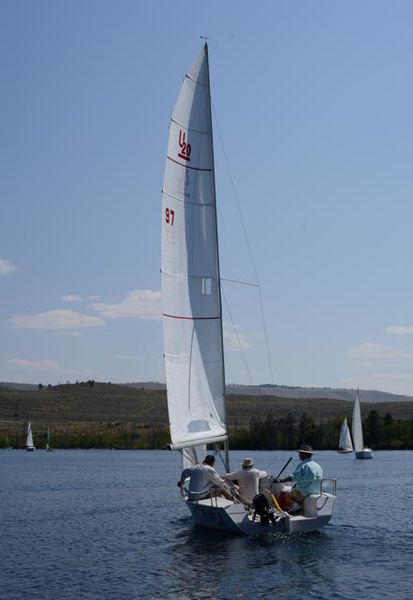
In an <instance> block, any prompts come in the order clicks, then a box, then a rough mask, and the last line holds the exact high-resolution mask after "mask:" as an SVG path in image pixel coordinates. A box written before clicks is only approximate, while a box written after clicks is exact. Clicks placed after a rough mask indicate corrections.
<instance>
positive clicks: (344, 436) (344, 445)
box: [338, 418, 353, 452]
mask: <svg viewBox="0 0 413 600" xmlns="http://www.w3.org/2000/svg"><path fill="white" fill-rule="evenodd" d="M338 448H339V450H341V451H342V452H353V444H352V441H351V436H350V430H349V428H348V425H347V418H345V419H344V421H343V423H342V425H341V429H340V438H339V441H338Z"/></svg>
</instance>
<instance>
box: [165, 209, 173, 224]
mask: <svg viewBox="0 0 413 600" xmlns="http://www.w3.org/2000/svg"><path fill="white" fill-rule="evenodd" d="M165 221H166V223H167V225H173V224H174V221H175V211H174V210H172V209H171V208H165Z"/></svg>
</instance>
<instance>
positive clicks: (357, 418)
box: [351, 388, 373, 458]
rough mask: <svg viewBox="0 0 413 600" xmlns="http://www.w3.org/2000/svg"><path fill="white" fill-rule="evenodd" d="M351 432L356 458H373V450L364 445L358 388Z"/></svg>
mask: <svg viewBox="0 0 413 600" xmlns="http://www.w3.org/2000/svg"><path fill="white" fill-rule="evenodd" d="M351 432H352V434H353V444H354V451H355V453H356V458H373V450H372V449H371V448H367V447H366V446H365V445H364V439H363V425H362V422H361V411H360V394H359V388H357V390H356V397H355V399H354V405H353V421H352V424H351Z"/></svg>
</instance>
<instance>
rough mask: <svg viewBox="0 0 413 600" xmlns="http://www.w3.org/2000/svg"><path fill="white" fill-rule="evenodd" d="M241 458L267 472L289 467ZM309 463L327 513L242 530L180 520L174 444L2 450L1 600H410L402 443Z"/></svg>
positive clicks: (408, 498)
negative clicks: (321, 482)
mask: <svg viewBox="0 0 413 600" xmlns="http://www.w3.org/2000/svg"><path fill="white" fill-rule="evenodd" d="M244 454H245V453H244V452H233V453H231V461H232V465H231V466H232V467H233V468H238V466H239V465H240V463H241V460H242V458H243V456H244ZM249 455H250V456H252V457H253V458H254V460H255V463H256V465H257V466H258V467H259V468H264V469H267V470H268V471H269V472H271V473H272V474H274V475H276V474H277V473H278V471H279V470H280V469H281V467H282V466H283V464H284V463H285V462H286V460H287V459H288V458H289V456H291V455H293V456H294V462H293V463H291V465H290V466H292V465H293V464H294V465H295V464H296V454H295V453H291V452H251V453H249ZM316 460H317V461H318V462H319V463H320V464H321V465H322V466H323V468H324V475H325V477H336V478H337V503H336V511H335V514H334V517H333V519H332V521H331V524H330V525H329V526H327V527H326V528H325V529H323V530H321V531H319V532H316V533H311V534H306V535H293V536H286V535H283V536H273V537H266V538H262V537H252V538H249V537H243V536H236V535H229V534H225V533H220V532H214V531H210V530H204V529H201V528H198V527H196V526H194V525H192V522H191V519H190V517H189V512H187V509H186V508H185V506H184V505H183V503H182V502H181V501H180V497H179V494H178V488H177V487H176V481H177V479H178V477H179V474H180V459H179V455H178V453H175V452H167V451H165V452H163V451H135V452H133V451H81V450H72V451H71V450H58V451H56V452H53V453H49V454H46V453H45V452H44V451H43V450H37V451H36V452H35V453H33V454H32V453H28V452H25V451H23V450H1V451H0V481H1V487H0V536H1V537H0V540H1V541H0V598H1V599H2V600H13V599H23V598H24V599H26V598H30V599H31V600H37V599H42V600H46V599H53V600H65V599H88V600H89V599H95V598H96V599H100V600H102V599H110V600H123V599H125V600H126V599H128V600H131V599H135V598H136V599H137V598H157V599H164V598H168V599H179V600H186V599H192V598H194V599H195V598H196V599H201V598H202V599H211V598H217V599H222V600H223V599H233V598H236V599H238V598H243V599H244V598H248V599H255V598H257V599H258V598H265V599H266V598H277V599H295V598H297V599H306V598H316V599H323V598H338V599H347V598H348V599H353V598H363V599H370V598H371V599H373V598H374V599H378V598H380V599H387V598H389V599H390V598H391V599H392V600H393V599H395V598H396V599H397V600H400V599H411V598H412V597H413V575H412V574H411V573H412V564H411V563H412V558H413V523H412V498H413V478H412V466H413V452H376V453H375V457H374V459H373V460H370V461H356V460H355V459H354V458H353V456H352V455H350V456H348V455H339V454H337V453H336V452H318V453H317V454H316Z"/></svg>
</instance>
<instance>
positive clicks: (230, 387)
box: [0, 381, 413, 404]
mask: <svg viewBox="0 0 413 600" xmlns="http://www.w3.org/2000/svg"><path fill="white" fill-rule="evenodd" d="M73 385H75V384H73ZM102 385H104V384H103V383H102ZM110 385H114V386H119V387H131V388H135V389H140V390H157V391H165V390H166V386H165V384H164V383H160V382H157V381H136V382H130V383H122V384H115V383H114V384H110ZM0 387H5V388H8V389H14V390H26V391H30V390H31V391H34V390H37V389H38V385H35V384H32V383H14V382H5V381H2V382H0ZM57 387H62V386H52V388H53V389H56V388H57ZM226 391H227V394H228V395H231V396H277V397H280V398H294V399H302V400H310V399H311V398H314V399H315V398H318V399H321V398H325V399H330V400H344V401H346V402H353V401H354V395H355V390H353V389H346V388H329V387H322V388H316V387H309V388H307V387H299V386H287V385H273V384H262V385H239V384H235V383H230V384H227V386H226ZM360 401H361V402H369V403H372V404H376V403H387V402H413V396H404V395H402V394H390V393H388V392H380V391H378V390H360Z"/></svg>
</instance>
